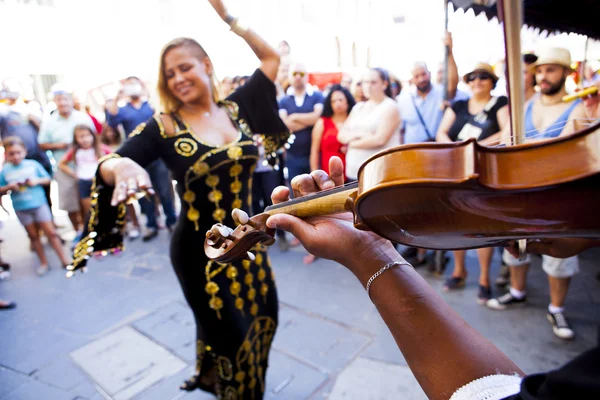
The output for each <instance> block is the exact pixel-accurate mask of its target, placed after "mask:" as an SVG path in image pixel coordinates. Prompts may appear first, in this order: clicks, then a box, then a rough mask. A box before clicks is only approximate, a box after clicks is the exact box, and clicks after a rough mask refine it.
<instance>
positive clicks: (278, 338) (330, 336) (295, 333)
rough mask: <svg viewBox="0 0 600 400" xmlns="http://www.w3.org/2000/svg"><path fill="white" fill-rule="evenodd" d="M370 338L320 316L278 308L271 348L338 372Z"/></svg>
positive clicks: (321, 367)
mask: <svg viewBox="0 0 600 400" xmlns="http://www.w3.org/2000/svg"><path fill="white" fill-rule="evenodd" d="M371 340H372V339H371V338H370V337H369V336H366V335H364V334H361V333H358V332H355V331H353V330H352V329H349V327H345V326H342V325H340V324H337V323H334V322H332V321H330V320H326V319H324V318H322V317H321V316H319V315H306V314H303V313H301V312H299V311H298V310H295V309H292V308H290V307H281V308H280V310H279V326H278V329H277V334H276V335H275V340H274V342H273V348H275V349H278V350H282V351H285V352H286V353H287V354H289V355H291V356H293V357H295V358H297V359H299V360H302V361H304V362H306V363H307V364H309V365H313V366H315V367H316V368H318V369H320V370H322V371H324V372H331V371H339V370H341V369H342V368H344V367H345V366H346V365H347V364H349V363H350V361H352V359H354V357H356V356H357V355H358V354H359V353H360V352H361V351H362V350H363V349H364V348H365V347H366V346H367V345H369V344H370V343H371Z"/></svg>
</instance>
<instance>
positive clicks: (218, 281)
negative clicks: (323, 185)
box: [74, 0, 290, 400]
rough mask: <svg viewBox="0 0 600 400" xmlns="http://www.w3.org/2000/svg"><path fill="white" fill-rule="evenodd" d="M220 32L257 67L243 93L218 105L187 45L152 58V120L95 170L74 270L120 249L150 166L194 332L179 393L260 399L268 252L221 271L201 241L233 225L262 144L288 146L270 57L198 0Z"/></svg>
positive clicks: (271, 289)
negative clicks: (155, 69)
mask: <svg viewBox="0 0 600 400" xmlns="http://www.w3.org/2000/svg"><path fill="white" fill-rule="evenodd" d="M209 1H210V3H211V5H212V6H213V8H214V9H215V11H216V12H217V13H218V14H219V16H220V17H221V18H222V19H223V20H224V21H225V22H226V23H228V24H229V25H230V26H231V30H232V31H233V32H234V33H236V34H237V35H239V36H240V37H241V38H243V39H244V40H245V41H246V42H247V43H248V45H249V46H250V47H251V48H252V50H253V51H254V53H255V54H256V56H257V57H258V58H259V59H260V61H261V64H260V67H259V68H258V69H257V70H256V71H255V72H254V73H253V74H252V76H251V77H250V79H249V80H248V81H247V82H246V84H245V85H244V86H243V87H240V88H239V89H237V90H236V91H235V92H234V93H232V94H231V95H230V96H229V97H228V98H227V99H226V100H225V101H219V99H218V91H217V86H216V83H215V82H216V77H215V73H214V68H213V65H212V62H211V60H210V58H209V57H208V55H207V53H206V52H205V51H204V49H203V48H202V46H200V44H198V42H196V41H195V40H193V39H189V38H179V39H175V40H172V41H171V42H169V43H167V45H166V46H165V47H164V48H163V50H162V52H161V55H160V70H159V77H158V92H159V95H160V99H161V104H162V110H163V113H161V114H160V115H156V116H154V117H153V118H152V119H150V120H149V121H147V122H146V123H143V124H141V125H140V126H138V128H137V129H136V130H135V131H134V132H133V133H132V135H131V136H130V138H129V139H128V140H127V142H126V143H125V144H124V145H123V146H122V147H121V148H120V149H119V150H117V151H116V153H114V155H111V156H108V158H106V159H105V160H104V161H103V162H102V163H101V164H100V166H99V169H98V173H97V176H96V182H95V187H94V192H93V194H92V199H93V201H92V205H93V207H92V210H91V213H90V217H89V221H88V224H87V229H86V232H85V235H84V238H83V240H82V241H81V242H80V243H79V244H78V246H77V248H76V250H75V259H74V269H75V270H76V269H79V268H81V267H82V266H84V265H85V263H86V260H87V257H88V255H89V253H92V252H97V251H102V250H108V249H113V248H121V247H122V235H121V232H122V229H123V227H124V225H125V219H124V218H125V203H126V202H127V201H128V199H131V198H132V197H133V196H136V194H138V193H140V192H144V191H148V192H150V193H152V188H151V187H150V179H149V177H148V175H147V173H146V171H145V170H144V167H145V166H146V165H148V164H149V163H151V162H152V161H154V160H156V159H158V158H161V159H163V160H164V162H165V163H166V165H167V166H168V168H169V169H170V170H171V172H172V173H173V175H174V177H175V179H176V180H177V182H178V186H177V190H178V193H179V195H180V197H181V199H182V210H181V216H180V218H179V221H178V223H177V226H176V228H175V230H174V233H173V237H172V240H171V251H170V253H171V261H172V263H173V267H174V269H175V273H176V274H177V277H178V278H179V282H180V284H181V287H182V289H183V292H184V295H185V298H186V300H187V301H188V303H189V305H190V307H191V309H192V311H193V313H194V316H195V319H196V325H197V362H196V372H195V374H194V376H193V377H192V378H191V379H189V380H188V381H186V382H185V383H184V384H183V386H182V387H181V388H182V389H184V390H188V391H191V390H194V389H197V388H200V389H202V390H205V391H208V392H211V393H214V394H216V395H217V396H218V397H219V398H225V399H255V400H258V399H262V397H263V393H264V390H265V375H266V369H267V363H268V356H269V350H270V347H271V343H272V340H273V335H274V334H275V328H276V327H277V311H278V305H277V292H276V288H275V284H274V282H273V278H272V273H271V267H270V264H269V260H268V258H267V255H266V253H265V252H264V251H262V249H255V251H253V253H255V257H254V256H252V257H250V258H249V259H247V260H244V261H242V262H238V263H232V264H227V265H223V264H218V263H213V262H211V261H209V260H208V259H207V258H206V256H205V254H204V249H203V243H204V237H205V233H206V231H207V230H208V229H210V228H211V226H212V225H213V224H215V223H217V222H221V223H223V224H225V225H230V226H231V225H233V224H234V222H235V221H234V220H233V218H232V216H231V210H233V209H234V208H240V209H242V210H246V211H247V210H249V208H250V206H251V196H250V193H251V185H252V173H253V171H254V168H255V164H256V161H257V159H258V149H257V147H256V145H255V142H254V141H253V139H252V137H253V135H255V134H259V135H262V137H263V145H264V146H265V149H266V152H267V154H269V155H271V154H272V153H273V154H274V152H275V150H276V149H277V148H278V147H280V146H282V145H283V144H284V143H285V141H286V140H287V139H288V136H289V134H290V133H289V131H288V129H287V128H286V127H285V125H284V124H283V122H282V121H281V120H280V119H279V116H278V107H277V101H276V98H275V96H276V90H275V85H274V83H273V81H274V79H275V77H276V75H277V69H278V67H279V55H278V53H277V52H276V51H275V50H274V49H273V48H272V47H271V46H269V45H268V44H267V43H266V42H265V41H264V40H263V39H262V38H260V37H259V36H258V35H257V34H256V33H254V32H253V31H252V30H249V29H247V28H245V27H243V25H242V24H241V23H240V22H239V20H238V19H236V18H233V17H232V16H231V15H230V14H229V13H228V12H227V10H226V8H225V6H224V5H223V3H222V1H221V0H209Z"/></svg>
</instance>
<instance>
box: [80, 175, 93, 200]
mask: <svg viewBox="0 0 600 400" xmlns="http://www.w3.org/2000/svg"><path fill="white" fill-rule="evenodd" d="M93 182H94V181H93V180H91V179H78V180H77V183H78V185H79V198H80V199H87V198H88V197H90V196H91V195H92V183H93Z"/></svg>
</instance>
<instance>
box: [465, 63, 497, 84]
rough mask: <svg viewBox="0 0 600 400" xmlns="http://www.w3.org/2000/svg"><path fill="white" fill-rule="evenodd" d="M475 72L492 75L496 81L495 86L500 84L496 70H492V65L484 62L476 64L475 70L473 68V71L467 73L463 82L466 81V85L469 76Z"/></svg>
mask: <svg viewBox="0 0 600 400" xmlns="http://www.w3.org/2000/svg"><path fill="white" fill-rule="evenodd" d="M473 72H487V73H488V74H490V75H491V76H492V79H493V80H494V84H496V82H498V76H497V75H496V74H495V73H494V68H492V66H491V65H490V64H486V63H483V62H482V63H477V64H475V68H473V70H472V71H470V72H468V73H466V74H465V75H464V76H463V80H464V81H465V83H468V82H467V78H469V75H471V74H472V73H473Z"/></svg>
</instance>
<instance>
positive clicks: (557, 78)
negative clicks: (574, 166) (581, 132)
mask: <svg viewBox="0 0 600 400" xmlns="http://www.w3.org/2000/svg"><path fill="white" fill-rule="evenodd" d="M530 68H531V69H532V70H533V71H535V80H536V82H537V84H538V85H539V87H540V96H538V97H536V98H534V99H533V100H532V101H531V102H530V103H529V104H527V106H526V108H525V135H526V137H527V139H528V140H530V141H531V140H541V139H549V138H555V137H558V136H561V135H567V134H569V133H572V132H573V131H575V130H576V128H577V127H576V124H575V120H574V119H573V118H572V117H571V114H572V113H573V111H575V110H576V109H579V108H580V104H581V101H580V100H577V101H574V102H571V103H565V102H563V101H562V98H563V97H564V96H565V95H567V90H566V89H565V82H566V80H567V77H568V76H569V75H570V74H571V73H573V69H572V68H571V53H570V52H569V50H567V49H562V48H559V47H550V48H547V49H546V50H544V51H543V52H540V53H539V54H538V60H537V61H536V62H535V63H534V64H532V66H531V67H530Z"/></svg>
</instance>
